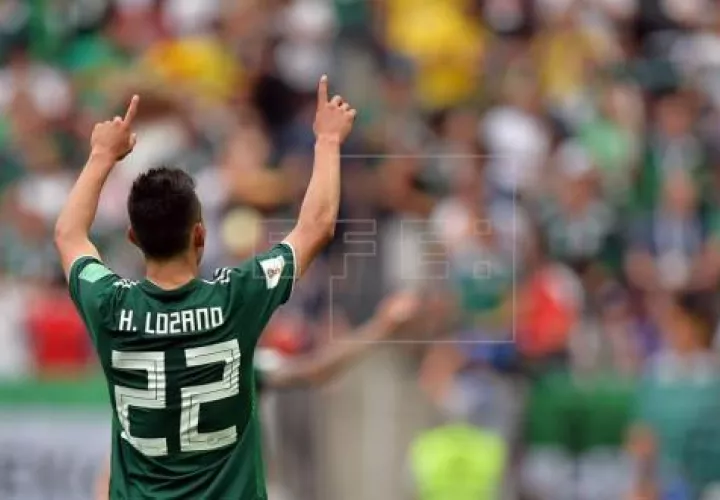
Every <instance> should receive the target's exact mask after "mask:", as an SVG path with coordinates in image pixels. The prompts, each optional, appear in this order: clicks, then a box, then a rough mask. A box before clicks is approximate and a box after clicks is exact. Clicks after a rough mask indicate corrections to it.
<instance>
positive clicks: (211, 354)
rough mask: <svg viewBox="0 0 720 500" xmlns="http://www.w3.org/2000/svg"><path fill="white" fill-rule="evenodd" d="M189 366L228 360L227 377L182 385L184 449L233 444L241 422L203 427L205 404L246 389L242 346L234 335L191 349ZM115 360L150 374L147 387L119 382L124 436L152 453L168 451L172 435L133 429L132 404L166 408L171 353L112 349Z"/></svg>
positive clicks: (120, 366) (116, 363) (117, 392)
mask: <svg viewBox="0 0 720 500" xmlns="http://www.w3.org/2000/svg"><path fill="white" fill-rule="evenodd" d="M185 362H186V363H187V366H202V365H207V364H211V363H225V368H224V369H223V377H222V380H220V381H219V382H213V383H209V384H203V385H195V386H191V387H183V388H182V389H181V413H180V450H181V451H208V450H214V449H216V448H222V447H224V446H228V445H231V444H233V443H234V442H235V441H236V440H237V430H236V428H235V426H231V427H227V428H226V429H222V430H219V431H214V432H198V421H199V418H200V405H201V404H202V403H210V402H212V401H218V400H220V399H224V398H229V397H232V396H235V395H237V394H238V392H239V390H240V346H239V345H238V341H237V340H230V341H227V342H221V343H219V344H213V345H209V346H203V347H196V348H192V349H185ZM112 366H113V368H115V369H117V370H143V371H146V372H147V375H148V387H147V389H132V388H130V387H123V386H115V407H116V409H117V414H118V419H119V420H120V425H121V426H122V429H123V431H122V437H123V438H124V439H125V440H127V441H128V442H129V443H130V444H131V445H132V446H133V447H134V448H135V449H137V450H138V451H140V452H141V453H142V454H143V455H146V456H149V457H160V456H163V455H167V453H168V449H167V439H166V438H138V437H134V436H133V435H132V434H130V418H129V412H130V407H131V406H135V407H137V408H148V409H163V408H165V407H166V377H165V353H163V352H119V351H113V353H112Z"/></svg>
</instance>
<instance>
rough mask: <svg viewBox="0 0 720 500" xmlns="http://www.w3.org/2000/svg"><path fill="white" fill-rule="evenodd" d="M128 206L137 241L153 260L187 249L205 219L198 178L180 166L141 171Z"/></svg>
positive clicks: (131, 192)
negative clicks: (198, 194)
mask: <svg viewBox="0 0 720 500" xmlns="http://www.w3.org/2000/svg"><path fill="white" fill-rule="evenodd" d="M127 207H128V215H129V216H130V225H131V226H132V229H133V231H134V233H135V238H136V239H137V244H138V246H139V247H140V249H141V250H142V251H143V253H144V254H145V257H146V258H150V259H158V260H164V259H169V258H172V257H175V256H177V255H180V254H181V253H183V252H184V251H185V250H187V248H188V245H189V242H190V233H191V231H192V229H193V226H194V225H195V224H196V223H197V222H199V221H200V220H201V211H200V201H199V200H198V197H197V194H196V193H195V181H194V180H193V178H192V177H190V175H188V174H187V173H185V172H183V171H182V170H180V169H177V168H168V167H161V168H153V169H151V170H148V171H147V172H145V173H143V174H140V175H139V176H138V177H137V178H136V179H135V181H134V182H133V185H132V188H131V189H130V195H129V196H128V203H127Z"/></svg>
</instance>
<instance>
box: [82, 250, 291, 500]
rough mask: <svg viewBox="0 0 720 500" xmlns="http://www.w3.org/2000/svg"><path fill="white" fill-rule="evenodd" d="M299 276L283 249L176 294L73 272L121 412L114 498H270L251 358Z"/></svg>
mask: <svg viewBox="0 0 720 500" xmlns="http://www.w3.org/2000/svg"><path fill="white" fill-rule="evenodd" d="M294 273H295V258H294V252H293V250H292V248H291V247H290V246H289V245H288V244H285V243H283V244H279V245H277V246H275V247H274V248H272V249H271V250H270V251H269V252H267V253H265V254H262V255H259V256H257V257H255V258H253V259H251V260H249V261H248V262H246V263H244V264H243V265H241V266H240V267H236V268H225V269H220V270H218V271H217V272H216V273H215V278H214V279H213V280H211V281H208V280H202V279H194V280H193V281H191V282H190V283H188V284H186V285H184V286H182V287H180V288H177V289H175V290H170V291H168V290H163V289H160V288H158V287H157V286H155V285H154V284H153V283H151V282H150V281H147V280H145V281H140V282H135V281H130V280H127V279H122V278H120V277H119V276H117V275H116V274H115V273H113V272H112V271H111V270H110V269H108V268H107V267H106V266H105V265H104V264H103V263H102V262H100V261H98V260H97V259H95V258H92V257H82V258H80V259H78V260H77V261H75V262H74V263H73V265H72V266H71V270H70V277H69V281H70V294H71V296H72V298H73V301H74V302H75V304H76V306H77V308H78V310H79V311H80V314H81V316H82V317H83V320H84V321H85V323H86V325H87V328H88V331H89V332H90V334H91V336H92V340H93V343H94V345H95V348H96V350H97V352H98V355H99V358H100V362H101V364H102V368H103V371H104V373H105V377H106V379H107V383H108V389H109V391H110V398H111V401H112V402H113V422H112V473H111V481H110V498H111V499H113V500H115V499H127V500H140V499H145V498H147V499H153V500H162V499H208V500H212V499H219V500H220V499H221V500H230V499H237V500H265V499H266V498H267V494H266V490H265V475H264V468H263V463H262V457H261V447H260V442H261V438H260V429H259V422H258V416H257V408H256V396H255V380H254V373H253V356H254V351H255V347H256V345H257V341H258V338H259V337H260V334H261V332H262V331H263V329H264V327H265V325H266V323H267V322H268V320H269V319H270V317H271V315H272V313H273V311H274V310H275V309H276V308H277V307H278V306H280V305H281V304H283V303H284V302H285V301H286V300H287V299H288V297H289V296H290V292H291V290H292V285H293V282H294V278H295V276H294Z"/></svg>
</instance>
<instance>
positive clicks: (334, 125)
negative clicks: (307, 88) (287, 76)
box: [314, 75, 357, 142]
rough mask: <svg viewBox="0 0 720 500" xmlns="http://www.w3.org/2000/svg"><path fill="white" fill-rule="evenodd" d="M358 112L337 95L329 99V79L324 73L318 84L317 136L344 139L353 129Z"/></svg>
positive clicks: (315, 128) (340, 140)
mask: <svg viewBox="0 0 720 500" xmlns="http://www.w3.org/2000/svg"><path fill="white" fill-rule="evenodd" d="M356 115H357V112H356V111H355V110H354V109H353V108H351V107H350V104H348V103H347V102H345V101H344V100H343V98H342V97H340V96H338V95H336V96H335V97H333V98H332V99H330V100H328V79H327V76H325V75H323V77H322V78H321V79H320V83H319V85H318V103H317V111H316V113H315V127H314V130H315V137H317V138H318V139H320V138H321V137H326V138H330V139H333V140H338V141H339V142H342V141H344V140H345V139H346V138H347V136H348V135H349V134H350V131H351V130H352V126H353V122H354V121H355V116H356Z"/></svg>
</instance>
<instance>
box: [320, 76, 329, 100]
mask: <svg viewBox="0 0 720 500" xmlns="http://www.w3.org/2000/svg"><path fill="white" fill-rule="evenodd" d="M327 102H328V77H327V75H323V76H322V77H321V78H320V83H319V84H318V106H320V105H322V104H327Z"/></svg>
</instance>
